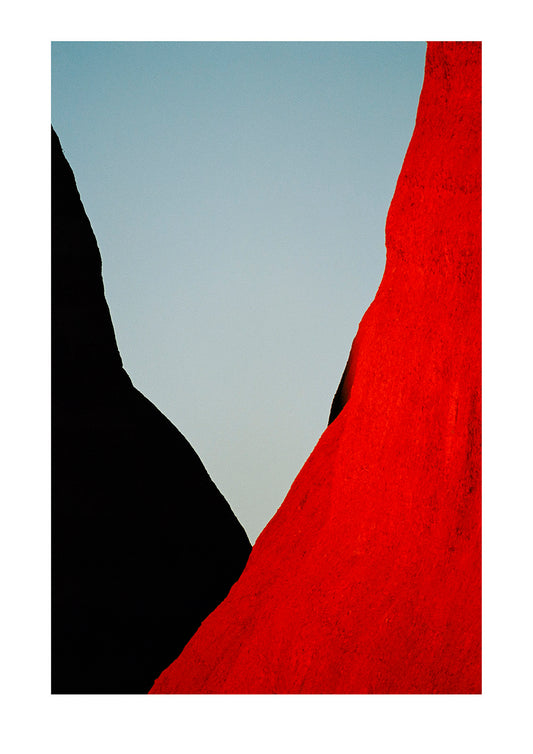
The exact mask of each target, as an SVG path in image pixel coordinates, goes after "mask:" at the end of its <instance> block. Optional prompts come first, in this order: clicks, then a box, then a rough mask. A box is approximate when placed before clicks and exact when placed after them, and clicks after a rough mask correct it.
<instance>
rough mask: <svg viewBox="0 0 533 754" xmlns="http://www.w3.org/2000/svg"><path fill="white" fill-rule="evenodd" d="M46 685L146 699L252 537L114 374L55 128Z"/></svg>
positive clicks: (231, 577) (174, 435)
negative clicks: (48, 672)
mask: <svg viewBox="0 0 533 754" xmlns="http://www.w3.org/2000/svg"><path fill="white" fill-rule="evenodd" d="M52 367H53V371H52V692H53V693H144V692H147V691H148V690H149V688H150V687H151V685H152V684H153V682H154V680H155V678H156V677H157V676H158V675H159V674H160V673H161V671H162V670H163V669H164V668H165V667H166V666H167V665H168V664H169V663H170V662H171V661H172V660H173V659H174V658H175V657H176V655H178V654H179V653H180V652H181V650H182V648H183V647H184V646H185V644H186V643H187V641H188V640H189V639H190V637H191V636H192V635H193V634H194V632H195V631H196V629H197V628H198V626H199V625H200V623H201V621H202V620H203V619H204V618H205V617H206V616H207V615H208V614H209V613H210V612H211V611H212V610H213V609H214V608H215V607H216V606H217V605H218V604H219V603H220V602H221V601H222V600H223V599H224V597H225V596H226V595H227V593H228V591H229V590H230V588H231V586H232V584H233V583H234V582H235V581H236V579H237V578H238V577H239V575H240V573H241V572H242V570H243V568H244V566H245V564H246V561H247V559H248V555H249V553H250V549H251V546H250V543H249V541H248V538H247V536H246V534H245V532H244V529H243V528H242V526H241V525H240V524H239V522H238V521H237V519H236V517H235V515H234V514H233V512H232V511H231V508H230V507H229V505H228V503H227V502H226V500H225V499H224V497H223V496H222V495H221V493H220V492H219V491H218V489H217V488H216V486H215V485H214V483H213V482H212V481H211V479H210V478H209V476H208V474H207V472H206V470H205V468H204V466H203V465H202V462H201V461H200V459H199V458H198V456H197V455H196V453H195V452H194V450H193V449H192V447H191V446H190V445H189V443H188V442H187V440H186V439H185V438H184V437H183V435H181V434H180V432H179V431H178V430H177V429H176V428H175V427H174V426H173V425H172V424H171V423H170V422H169V421H168V420H167V419H166V418H165V417H164V416H163V414H161V412H160V411H158V409H157V408H156V407H155V406H154V405H152V403H150V401H149V400H147V399H146V398H145V397H144V396H143V395H142V394H141V393H139V391H138V390H136V389H135V388H134V387H133V385H132V383H131V380H130V379H129V377H128V375H127V374H126V372H125V371H124V369H123V368H122V361H121V358H120V354H119V351H118V348H117V345H116V342H115V335H114V331H113V325H112V323H111V317H110V314H109V310H108V307H107V303H106V301H105V297H104V287H103V281H102V275H101V259H100V254H99V251H98V247H97V243H96V239H95V237H94V235H93V232H92V229H91V226H90V223H89V220H88V218H87V216H86V214H85V211H84V209H83V206H82V203H81V200H80V197H79V194H78V191H77V188H76V184H75V180H74V176H73V174H72V171H71V169H70V166H69V165H68V163H67V161H66V159H65V157H64V155H63V152H62V150H61V146H60V143H59V139H58V138H57V136H56V134H55V133H54V132H53V131H52Z"/></svg>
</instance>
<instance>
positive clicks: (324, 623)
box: [152, 43, 481, 694]
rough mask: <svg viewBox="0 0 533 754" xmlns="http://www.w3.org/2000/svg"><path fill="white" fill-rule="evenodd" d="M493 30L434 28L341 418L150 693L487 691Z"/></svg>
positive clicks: (335, 417) (340, 399)
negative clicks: (487, 206) (483, 308)
mask: <svg viewBox="0 0 533 754" xmlns="http://www.w3.org/2000/svg"><path fill="white" fill-rule="evenodd" d="M480 110H481V46H480V44H477V43H430V44H429V45H428V49H427V57H426V71H425V79H424V85H423V89H422V93H421V96H420V103H419V108H418V114H417V120H416V126H415V130H414V134H413V137H412V141H411V143H410V146H409V149H408V152H407V155H406V157H405V161H404V165H403V168H402V171H401V174H400V177H399V179H398V184H397V187H396V192H395V194H394V198H393V201H392V204H391V207H390V210H389V215H388V219H387V225H386V244H387V264H386V269H385V274H384V277H383V281H382V283H381V286H380V288H379V291H378V293H377V295H376V298H375V300H374V302H373V303H372V305H371V306H370V308H369V309H368V311H367V313H366V315H365V317H364V318H363V320H362V322H361V324H360V327H359V330H358V333H357V336H356V338H355V340H354V343H353V346H352V351H351V354H350V360H349V364H348V367H347V370H346V372H345V375H344V378H343V384H342V386H341V388H340V390H339V392H338V394H337V396H336V400H335V405H334V410H333V411H332V421H331V423H330V425H329V426H328V428H327V429H326V431H325V432H324V434H323V435H322V437H321V438H320V441H319V442H318V444H317V446H316V448H315V450H314V451H313V453H312V454H311V456H310V458H309V459H308V461H307V463H306V464H305V465H304V467H303V469H302V470H301V472H300V474H299V475H298V477H297V478H296V480H295V482H294V484H293V486H292V488H291V490H290V491H289V493H288V495H287V498H286V499H285V501H284V503H283V505H282V506H281V508H280V509H279V511H278V512H277V514H276V515H275V516H274V518H273V519H272V521H271V522H270V523H269V525H268V526H267V527H266V529H265V530H264V531H263V533H262V534H261V536H260V537H259V539H258V541H257V543H256V545H255V547H254V548H253V550H252V554H251V556H250V559H249V561H248V564H247V566H246V568H245V570H244V572H243V574H242V576H241V577H240V579H239V580H238V582H237V583H236V584H235V585H234V586H233V588H232V590H231V592H230V594H229V596H228V597H227V598H226V600H225V601H224V602H223V603H222V604H221V605H220V606H219V607H218V608H217V609H216V610H215V611H214V612H213V613H212V614H211V615H210V616H209V617H208V618H207V619H206V620H205V621H204V623H203V624H202V626H201V627H200V629H199V630H198V631H197V633H196V634H195V636H194V637H193V638H192V639H191V641H190V642H189V643H188V645H187V646H186V647H185V649H184V650H183V652H182V653H181V655H180V656H179V657H178V659H177V660H175V662H174V663H173V664H172V665H170V667H169V668H168V669H167V670H166V671H165V672H163V673H162V675H161V676H160V677H159V679H158V680H157V681H156V683H155V685H154V687H153V689H152V692H153V693H382V694H386V693H479V692H480V691H481V585H480V576H481V513H480V504H481V500H480V494H481V489H480V485H481V480H480V454H481V448H480V444H481V441H480V330H481V323H480V313H481V312H480V243H481V228H480V221H481V218H480V215H481V185H480V181H481V175H480V173H481V143H480V142H481V134H480V131H481V112H480Z"/></svg>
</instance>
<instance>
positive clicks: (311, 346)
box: [52, 42, 425, 541]
mask: <svg viewBox="0 0 533 754" xmlns="http://www.w3.org/2000/svg"><path fill="white" fill-rule="evenodd" d="M424 57H425V43H422V42H415V43H411V42H409V43H407V42H402V43H391V42H387V43H377V42H369V43H349V42H342V43H322V42H308V43H284V42H276V43H221V42H218V43H196V42H185V43H169V42H165V43H153V42H147V43H137V42H136V43H133V42H119V43H106V42H104V43H99V42H98V43H96V42H58V43H53V44H52V123H53V125H54V128H55V130H56V132H57V134H58V136H59V138H60V140H61V143H62V146H63V149H64V152H65V155H66V157H67V159H68V160H69V162H70V165H71V167H72V169H73V171H74V174H75V176H76V181H77V184H78V189H79V191H80V194H81V198H82V201H83V203H84V206H85V210H86V212H87V214H88V216H89V219H90V221H91V224H92V227H93V230H94V233H95V235H96V238H97V240H98V245H99V248H100V253H101V255H102V260H103V276H104V284H105V291H106V298H107V302H108V304H109V308H110V310H111V316H112V319H113V324H114V327H115V333H116V337H117V343H118V347H119V350H120V353H121V356H122V360H123V363H124V366H125V368H126V370H127V372H128V374H129V375H130V377H131V379H132V381H133V383H134V385H135V386H136V387H137V388H138V389H139V390H140V391H141V392H142V393H143V394H144V395H146V397H148V398H149V399H150V400H151V401H152V402H153V403H154V404H155V405H156V406H157V407H158V408H159V409H160V410H161V411H162V412H163V413H164V414H165V415H166V416H167V417H168V418H169V419H170V420H171V421H172V422H173V423H174V424H175V425H176V426H177V427H178V429H179V430H180V431H181V432H182V433H183V434H184V435H185V437H187V439H188V440H189V441H190V443H191V444H192V446H193V447H194V449H195V450H196V452H197V453H198V455H199V456H200V458H201V459H202V461H203V462H204V464H205V466H206V468H207V471H208V472H209V474H210V476H211V477H212V479H213V480H214V482H215V483H216V485H217V486H218V488H219V489H220V490H221V492H222V493H223V494H224V495H225V497H226V498H227V500H228V502H229V503H230V505H231V506H232V508H233V510H234V511H235V513H236V515H237V517H238V518H239V520H240V521H241V523H242V524H243V526H244V527H245V529H246V531H247V532H248V535H249V536H250V539H251V540H252V541H255V539H256V537H257V535H258V534H259V533H260V531H261V530H262V529H263V528H264V526H265V525H266V523H267V522H268V521H269V520H270V518H271V517H272V515H273V514H274V513H275V511H276V510H277V508H278V507H279V506H280V505H281V503H282V502H283V499H284V497H285V495H286V493H287V492H288V490H289V487H290V485H291V484H292V482H293V481H294V479H295V477H296V475H297V474H298V472H299V470H300V468H301V467H302V465H303V463H304V462H305V460H306V458H307V457H308V456H309V454H310V452H311V451H312V449H313V447H314V446H315V444H316V443H317V441H318V439H319V437H320V435H321V434H322V432H323V430H324V429H325V427H326V424H327V420H328V414H329V409H330V405H331V401H332V398H333V395H334V393H335V390H336V388H337V385H338V383H339V380H340V377H341V374H342V371H343V369H344V366H345V363H346V360H347V358H348V353H349V350H350V346H351V342H352V340H353V337H354V336H355V333H356V331H357V326H358V323H359V321H360V319H361V317H362V315H363V314H364V312H365V310H366V309H367V308H368V305H369V304H370V302H371V301H372V299H373V297H374V295H375V293H376V290H377V288H378V285H379V282H380V280H381V277H382V275H383V269H384V264H385V245H384V234H385V220H386V216H387V211H388V208H389V205H390V201H391V199H392V195H393V193H394V188H395V184H396V180H397V178H398V174H399V171H400V169H401V166H402V162H403V158H404V156H405V152H406V149H407V146H408V144H409V140H410V138H411V135H412V132H413V127H414V121H415V116H416V109H417V105H418V97H419V94H420V89H421V86H422V79H423V72H424Z"/></svg>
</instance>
